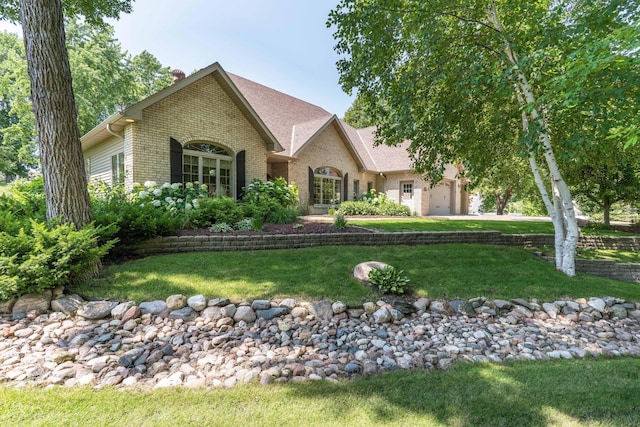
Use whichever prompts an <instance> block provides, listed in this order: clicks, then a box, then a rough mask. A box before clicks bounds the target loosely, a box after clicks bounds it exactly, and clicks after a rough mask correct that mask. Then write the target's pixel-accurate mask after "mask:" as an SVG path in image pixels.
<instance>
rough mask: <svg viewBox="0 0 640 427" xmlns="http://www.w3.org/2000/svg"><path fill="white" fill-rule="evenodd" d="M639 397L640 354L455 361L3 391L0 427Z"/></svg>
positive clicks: (414, 417)
mask: <svg viewBox="0 0 640 427" xmlns="http://www.w3.org/2000/svg"><path fill="white" fill-rule="evenodd" d="M639 393H640V359H631V358H619V359H591V360H569V361H566V360H563V361H546V362H513V363H505V364H502V365H495V364H459V365H457V366H456V367H455V368H453V369H451V370H448V371H434V372H423V371H416V372H394V373H389V374H383V375H378V376H373V377H365V378H360V379H356V380H354V381H341V382H339V383H329V382H324V381H321V382H307V383H297V384H274V385H271V386H268V387H263V386H260V385H258V384H249V385H243V386H237V387H235V388H233V389H231V390H188V389H170V390H154V391H145V392H142V391H137V392H122V391H117V390H114V389H104V390H100V391H97V390H92V389H89V388H72V389H65V388H62V387H56V388H54V389H50V390H43V389H21V390H18V389H11V388H7V387H0V425H6V426H14V425H29V426H67V425H83V426H104V425H131V426H173V425H208V426H228V425H243V426H263V425H282V426H295V425H302V424H304V425H308V426H343V425H381V426H384V425H393V426H401V425H404V426H408V425H411V426H548V425H562V426H578V425H579V426H622V425H625V426H631V425H640V400H639V399H638V395H639ZM169 402H171V403H174V404H171V403H169ZM168 403H169V404H168Z"/></svg>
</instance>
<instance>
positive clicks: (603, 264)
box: [132, 231, 640, 283]
mask: <svg viewBox="0 0 640 427" xmlns="http://www.w3.org/2000/svg"><path fill="white" fill-rule="evenodd" d="M442 243H484V244H491V245H511V246H522V247H527V246H553V244H554V239H553V235H550V234H502V233H500V232H497V231H453V232H448V231H442V232H404V233H327V234H283V235H266V234H265V235H224V234H220V235H215V236H180V237H178V236H167V237H158V238H155V239H151V240H148V241H146V242H144V243H142V244H140V245H138V246H136V247H135V248H132V252H133V253H134V254H137V255H156V254H166V253H179V252H209V251H213V252H220V251H254V250H264V249H293V248H306V247H313V246H342V245H356V246H384V245H434V244H442ZM578 247H579V248H585V249H616V250H626V251H638V250H640V238H639V237H635V236H633V237H594V236H583V237H581V238H580V241H579V243H578ZM550 260H552V259H550ZM576 271H578V272H581V273H586V274H593V275H595V276H601V277H608V278H612V279H617V280H623V281H627V282H636V283H640V264H618V263H616V262H613V261H605V260H576Z"/></svg>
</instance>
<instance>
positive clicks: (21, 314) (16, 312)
mask: <svg viewBox="0 0 640 427" xmlns="http://www.w3.org/2000/svg"><path fill="white" fill-rule="evenodd" d="M51 298H52V293H51V291H50V290H47V291H44V292H43V293H41V294H26V295H23V296H21V297H20V298H18V299H17V300H16V302H15V303H14V304H13V307H12V308H11V310H12V314H13V319H14V320H18V319H23V318H25V317H27V313H29V312H32V311H35V312H37V313H46V312H47V311H49V308H50V307H51Z"/></svg>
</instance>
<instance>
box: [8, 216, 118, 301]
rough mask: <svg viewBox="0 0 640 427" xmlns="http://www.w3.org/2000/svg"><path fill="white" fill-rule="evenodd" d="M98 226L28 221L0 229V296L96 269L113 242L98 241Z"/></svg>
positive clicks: (37, 289)
mask: <svg viewBox="0 0 640 427" xmlns="http://www.w3.org/2000/svg"><path fill="white" fill-rule="evenodd" d="M100 233H101V230H100V229H99V228H96V227H94V226H93V225H87V226H85V227H83V228H82V229H80V230H76V229H75V228H74V226H73V225H70V224H69V225H67V224H55V223H49V224H44V223H39V222H36V221H34V220H31V221H30V227H29V230H28V231H27V230H25V229H21V230H20V231H19V232H18V233H17V234H9V233H7V232H4V231H3V232H0V300H8V299H10V298H16V297H19V296H21V295H24V294H27V293H40V292H43V291H45V290H47V289H53V288H55V287H57V286H59V285H64V286H69V285H73V284H75V283H76V282H77V281H79V280H81V279H84V278H86V277H88V276H89V275H91V274H93V273H95V272H96V271H97V269H98V267H99V266H100V258H101V257H102V256H104V255H105V254H106V253H107V252H108V251H109V249H110V248H111V246H112V245H113V242H106V243H104V244H102V245H100V244H99V243H98V240H99V238H100Z"/></svg>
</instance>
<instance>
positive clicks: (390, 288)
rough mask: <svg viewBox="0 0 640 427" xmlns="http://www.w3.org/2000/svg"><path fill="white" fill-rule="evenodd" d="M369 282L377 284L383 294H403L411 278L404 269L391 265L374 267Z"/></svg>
mask: <svg viewBox="0 0 640 427" xmlns="http://www.w3.org/2000/svg"><path fill="white" fill-rule="evenodd" d="M369 282H371V284H373V285H375V286H377V287H378V289H379V290H380V292H382V293H383V294H387V293H391V294H403V293H404V292H405V291H406V290H407V287H408V285H409V279H408V278H407V277H406V276H405V275H404V271H402V270H397V269H396V268H395V267H392V266H390V265H388V266H386V267H384V268H374V269H372V270H371V271H370V272H369Z"/></svg>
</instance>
